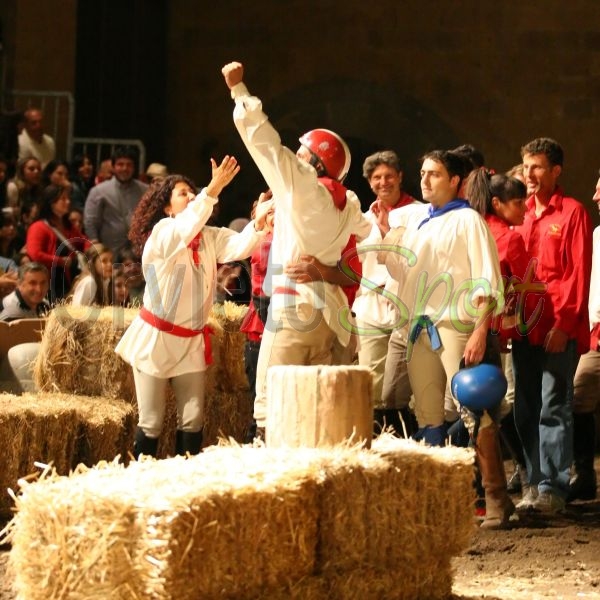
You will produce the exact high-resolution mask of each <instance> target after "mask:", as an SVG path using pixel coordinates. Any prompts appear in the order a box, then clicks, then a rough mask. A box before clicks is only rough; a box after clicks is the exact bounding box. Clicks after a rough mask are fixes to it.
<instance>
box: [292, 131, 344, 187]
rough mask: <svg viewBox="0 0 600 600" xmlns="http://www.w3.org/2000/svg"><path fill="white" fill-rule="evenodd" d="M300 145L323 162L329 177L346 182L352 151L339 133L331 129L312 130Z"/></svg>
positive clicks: (304, 136)
mask: <svg viewBox="0 0 600 600" xmlns="http://www.w3.org/2000/svg"><path fill="white" fill-rule="evenodd" d="M300 143H301V144H302V145H303V146H306V147H307V148H308V149H309V150H310V151H311V152H312V153H313V154H314V155H315V156H316V157H317V158H318V159H319V160H320V161H321V163H322V164H323V166H324V167H325V171H326V172H327V173H326V174H327V175H328V176H329V177H331V178H332V179H335V180H336V181H343V180H344V177H346V175H347V174H348V170H349V169H350V149H349V148H348V146H347V144H346V142H344V140H343V139H342V138H341V137H340V136H339V135H338V134H337V133H334V132H333V131H330V130H329V129H312V130H311V131H307V132H306V133H305V134H304V135H303V136H302V137H301V138H300Z"/></svg>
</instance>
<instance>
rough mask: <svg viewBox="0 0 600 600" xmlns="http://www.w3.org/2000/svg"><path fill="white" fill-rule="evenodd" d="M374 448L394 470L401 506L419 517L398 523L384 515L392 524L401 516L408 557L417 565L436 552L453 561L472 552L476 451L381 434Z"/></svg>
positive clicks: (393, 515)
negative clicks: (434, 446) (431, 445)
mask: <svg viewBox="0 0 600 600" xmlns="http://www.w3.org/2000/svg"><path fill="white" fill-rule="evenodd" d="M372 448H373V451H374V452H375V453H377V454H378V455H380V456H381V457H383V458H385V459H386V460H388V461H389V462H390V463H391V465H392V466H393V467H394V471H395V473H396V475H395V483H394V485H395V486H396V496H397V497H398V501H399V505H401V506H403V507H405V508H406V509H407V511H408V514H409V515H415V519H414V520H410V519H405V518H403V519H400V520H398V518H397V514H398V513H397V512H396V513H394V511H393V510H392V512H391V513H390V514H384V515H382V517H383V518H387V519H390V522H391V523H393V522H394V517H395V516H396V518H395V520H396V522H397V524H398V529H397V536H399V537H400V539H402V545H403V552H404V554H405V555H406V556H407V557H413V558H412V560H413V561H415V560H417V559H416V557H418V556H420V555H425V556H431V555H432V554H433V551H434V549H435V551H436V552H439V553H443V554H444V555H445V556H448V557H451V556H455V555H457V554H459V553H461V552H463V551H464V550H465V549H466V548H468V546H469V543H470V540H471V538H472V536H473V532H474V528H475V521H474V519H473V506H474V502H475V489H474V487H473V481H474V478H475V472H474V466H475V454H474V452H473V451H472V450H470V449H463V448H457V447H453V446H447V447H445V448H429V447H428V446H424V445H422V444H417V443H416V442H413V441H411V440H400V439H397V438H395V437H394V436H392V435H389V434H387V435H382V436H379V437H378V438H377V440H375V441H374V442H373V447H372ZM385 506H386V509H387V507H388V506H389V505H388V504H386V505H385ZM449 532H452V533H451V534H450V533H449ZM392 544H394V542H393V541H392V540H389V545H390V547H391V546H392ZM409 560H410V559H409Z"/></svg>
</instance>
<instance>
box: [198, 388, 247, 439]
mask: <svg viewBox="0 0 600 600" xmlns="http://www.w3.org/2000/svg"><path fill="white" fill-rule="evenodd" d="M253 408H254V396H252V395H251V394H250V392H249V391H248V390H243V389H238V390H235V391H225V390H215V391H214V392H213V393H212V394H211V395H210V396H207V397H206V419H205V424H204V445H205V446H212V445H213V444H216V443H217V441H218V439H219V438H233V439H235V440H237V441H238V442H241V441H243V439H244V434H245V432H246V429H247V428H248V424H249V423H250V422H251V420H252V412H253Z"/></svg>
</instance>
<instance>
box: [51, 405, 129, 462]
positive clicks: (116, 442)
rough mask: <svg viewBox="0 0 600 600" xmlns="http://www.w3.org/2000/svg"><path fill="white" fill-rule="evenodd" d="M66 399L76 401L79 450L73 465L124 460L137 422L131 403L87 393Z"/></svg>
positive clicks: (126, 457)
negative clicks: (115, 459)
mask: <svg viewBox="0 0 600 600" xmlns="http://www.w3.org/2000/svg"><path fill="white" fill-rule="evenodd" d="M48 396H49V395H48ZM52 396H55V395H54V394H53V395H52ZM69 401H71V402H73V401H75V402H76V405H75V409H76V411H77V415H78V417H79V440H78V453H77V455H76V457H75V461H74V465H73V466H76V465H77V464H79V463H83V464H85V465H87V466H89V467H91V466H93V465H95V464H97V463H99V462H100V461H103V460H105V461H111V460H113V459H114V458H115V457H117V456H120V457H121V459H122V460H125V461H127V459H128V455H129V453H130V452H131V450H132V449H133V437H134V432H135V426H136V421H137V414H136V411H135V409H134V407H133V406H132V405H131V403H129V402H125V401H124V400H114V399H112V398H98V397H88V396H78V397H76V398H73V397H71V399H69Z"/></svg>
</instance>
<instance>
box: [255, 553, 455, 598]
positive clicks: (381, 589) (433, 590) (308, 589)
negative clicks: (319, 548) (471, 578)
mask: <svg viewBox="0 0 600 600" xmlns="http://www.w3.org/2000/svg"><path fill="white" fill-rule="evenodd" d="M430 566H431V565H428V568H426V569H423V568H421V569H419V570H417V571H409V570H407V569H405V568H404V565H397V566H396V567H395V568H393V569H389V570H378V569H372V568H357V569H352V570H349V571H341V572H337V573H329V574H327V575H316V576H311V577H305V578H303V579H301V580H299V581H296V582H293V583H290V584H289V585H288V586H286V587H283V588H281V589H278V590H276V591H270V592H269V593H267V594H263V595H260V596H258V597H256V598H255V599H253V600H381V599H382V598H385V600H444V599H446V598H449V597H450V595H451V591H452V571H451V568H450V565H449V564H448V561H443V562H440V563H439V564H438V565H437V566H436V567H434V568H433V569H431V570H430V568H429V567H430Z"/></svg>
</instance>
